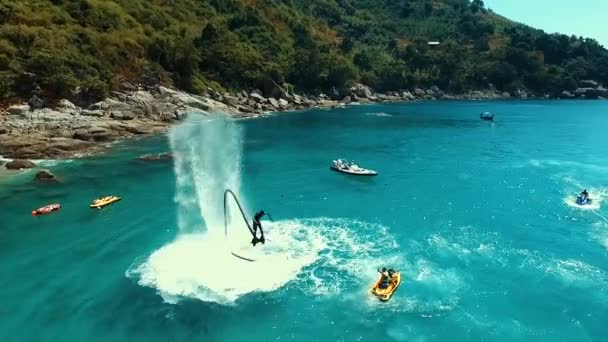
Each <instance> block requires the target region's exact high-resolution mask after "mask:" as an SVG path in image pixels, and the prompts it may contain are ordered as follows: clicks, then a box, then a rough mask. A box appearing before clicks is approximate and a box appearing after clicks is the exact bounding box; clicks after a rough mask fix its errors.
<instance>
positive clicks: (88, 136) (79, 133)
mask: <svg viewBox="0 0 608 342" xmlns="http://www.w3.org/2000/svg"><path fill="white" fill-rule="evenodd" d="M111 135H112V134H111V133H110V132H109V131H108V130H107V129H105V128H102V127H95V126H94V127H90V128H89V129H78V130H76V132H74V139H79V140H85V141H107V140H108V139H109V138H110V136H111Z"/></svg>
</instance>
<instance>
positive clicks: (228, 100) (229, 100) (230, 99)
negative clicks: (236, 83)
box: [222, 95, 239, 107]
mask: <svg viewBox="0 0 608 342" xmlns="http://www.w3.org/2000/svg"><path fill="white" fill-rule="evenodd" d="M222 102H224V103H225V104H227V105H229V106H233V107H236V106H237V105H238V104H239V99H238V98H236V97H234V96H230V95H224V100H223V101H222Z"/></svg>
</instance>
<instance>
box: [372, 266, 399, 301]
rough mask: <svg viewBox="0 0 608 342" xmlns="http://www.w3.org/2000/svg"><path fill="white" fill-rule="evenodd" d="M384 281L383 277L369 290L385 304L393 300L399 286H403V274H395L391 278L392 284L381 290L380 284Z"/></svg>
mask: <svg viewBox="0 0 608 342" xmlns="http://www.w3.org/2000/svg"><path fill="white" fill-rule="evenodd" d="M381 280H382V276H380V278H379V279H378V280H377V281H376V282H375V283H374V285H373V286H372V287H371V288H370V289H369V293H371V294H372V295H374V296H376V298H378V299H380V300H381V301H383V302H386V301H388V300H389V299H391V297H392V296H393V294H394V293H395V291H396V290H397V288H398V287H399V284H401V273H400V272H395V273H393V276H392V277H391V282H390V283H389V284H388V286H387V287H386V288H380V282H381Z"/></svg>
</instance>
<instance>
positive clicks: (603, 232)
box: [591, 221, 608, 251]
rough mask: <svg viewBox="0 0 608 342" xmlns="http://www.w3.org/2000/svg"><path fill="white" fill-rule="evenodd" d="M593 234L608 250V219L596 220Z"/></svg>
mask: <svg viewBox="0 0 608 342" xmlns="http://www.w3.org/2000/svg"><path fill="white" fill-rule="evenodd" d="M591 236H592V237H593V238H594V239H595V240H596V241H597V242H599V244H600V245H602V246H603V247H604V248H606V250H607V251H608V221H599V222H595V223H594V224H593V228H592V231H591Z"/></svg>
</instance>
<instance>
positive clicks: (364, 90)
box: [350, 83, 372, 99]
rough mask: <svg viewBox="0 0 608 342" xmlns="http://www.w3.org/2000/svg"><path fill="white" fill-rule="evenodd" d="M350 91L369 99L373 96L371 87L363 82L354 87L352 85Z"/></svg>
mask: <svg viewBox="0 0 608 342" xmlns="http://www.w3.org/2000/svg"><path fill="white" fill-rule="evenodd" d="M350 91H351V93H352V94H355V95H357V96H358V97H360V98H364V99H369V98H371V97H372V90H371V88H370V87H368V86H366V85H364V84H361V83H358V84H356V85H355V86H354V87H351V88H350Z"/></svg>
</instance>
